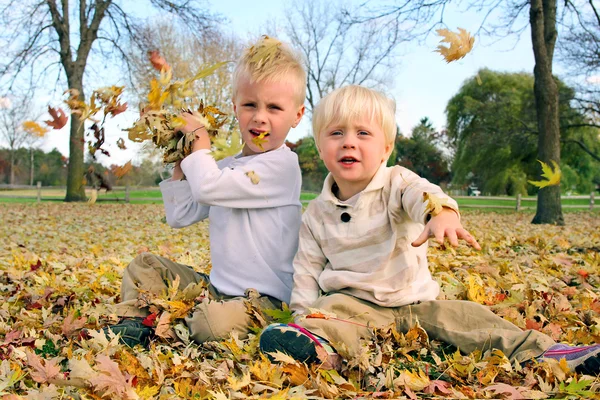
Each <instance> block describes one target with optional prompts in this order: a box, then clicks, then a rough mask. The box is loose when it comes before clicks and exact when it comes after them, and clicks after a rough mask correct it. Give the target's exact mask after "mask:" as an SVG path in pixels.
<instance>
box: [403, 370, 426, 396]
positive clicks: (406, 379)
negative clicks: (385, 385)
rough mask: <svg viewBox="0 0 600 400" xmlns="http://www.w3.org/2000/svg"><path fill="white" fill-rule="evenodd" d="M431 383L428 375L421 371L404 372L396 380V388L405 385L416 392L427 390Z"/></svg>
mask: <svg viewBox="0 0 600 400" xmlns="http://www.w3.org/2000/svg"><path fill="white" fill-rule="evenodd" d="M430 383H431V381H430V380H429V377H428V376H427V374H425V373H424V372H423V371H421V370H420V369H419V370H418V371H417V372H411V371H408V370H404V371H402V372H401V373H400V376H398V377H397V378H396V379H394V386H399V385H403V386H405V387H408V388H410V389H412V390H416V391H421V390H423V389H425V388H426V387H427V386H429V384H430Z"/></svg>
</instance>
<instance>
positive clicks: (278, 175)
mask: <svg viewBox="0 0 600 400" xmlns="http://www.w3.org/2000/svg"><path fill="white" fill-rule="evenodd" d="M250 157H253V158H252V159H251V160H249V161H248V162H246V163H236V160H232V161H231V163H229V165H228V166H226V167H224V168H223V169H219V167H218V166H217V163H216V162H215V160H214V159H213V157H212V156H211V155H210V152H209V151H208V150H199V151H196V152H194V153H192V154H191V155H189V156H188V157H186V158H185V159H184V160H183V162H182V163H181V167H182V169H183V172H184V173H185V176H186V178H187V180H188V182H189V185H190V188H191V190H192V196H193V199H194V200H195V201H196V202H199V203H201V204H205V205H208V206H222V207H230V208H269V207H279V206H285V205H291V204H298V205H299V204H300V203H299V202H300V199H299V197H300V193H298V191H297V190H292V188H295V187H299V185H298V182H299V180H300V179H301V175H300V167H299V166H298V159H297V156H296V155H295V154H294V153H292V152H291V151H290V150H289V149H288V148H287V147H281V148H279V149H276V150H273V151H270V152H268V153H264V154H260V155H256V156H250ZM241 164H243V165H241ZM238 165H239V166H238Z"/></svg>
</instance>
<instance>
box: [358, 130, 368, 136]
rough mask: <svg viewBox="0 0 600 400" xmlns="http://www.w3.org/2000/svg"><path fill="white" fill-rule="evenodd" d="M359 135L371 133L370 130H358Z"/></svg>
mask: <svg viewBox="0 0 600 400" xmlns="http://www.w3.org/2000/svg"><path fill="white" fill-rule="evenodd" d="M358 134H359V135H369V132H367V131H358Z"/></svg>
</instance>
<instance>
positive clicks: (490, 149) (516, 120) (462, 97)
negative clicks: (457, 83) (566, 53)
mask: <svg viewBox="0 0 600 400" xmlns="http://www.w3.org/2000/svg"><path fill="white" fill-rule="evenodd" d="M555 80H556V85H557V87H558V92H559V107H558V110H559V121H560V125H561V127H562V129H561V131H562V136H561V141H560V143H561V144H562V147H563V152H564V155H565V157H566V158H565V160H564V161H563V163H562V165H569V166H570V169H571V170H572V171H573V172H574V173H575V174H576V175H577V176H578V178H577V179H578V180H580V181H581V182H583V181H587V182H591V181H592V180H593V178H592V173H591V171H592V167H591V166H592V164H590V163H592V162H593V157H592V156H590V155H589V154H588V153H585V152H583V151H582V149H581V147H580V146H575V145H573V144H571V143H577V142H580V141H581V139H582V138H583V137H586V138H587V139H586V140H587V141H592V142H590V143H589V146H590V147H593V140H592V135H589V134H588V132H587V131H585V129H592V128H586V127H581V126H579V125H581V121H582V120H583V118H584V117H583V116H582V115H581V114H580V113H579V112H578V111H577V110H575V109H573V108H572V107H571V101H572V99H573V97H574V92H573V90H572V89H571V88H569V87H568V86H566V85H565V84H564V83H563V82H561V81H560V80H558V79H555ZM533 86H534V77H533V76H532V75H531V74H527V73H501V72H495V71H490V70H488V69H484V70H481V71H479V73H478V75H477V76H476V77H473V78H471V79H469V80H468V81H466V82H465V83H464V84H463V86H462V87H461V88H460V90H459V92H458V93H457V94H456V95H455V96H454V97H453V98H452V99H450V101H449V102H448V105H447V107H446V114H447V118H448V121H447V125H448V136H449V137H450V139H451V140H452V142H453V145H454V146H455V149H456V154H455V157H454V160H453V163H452V172H453V175H454V176H453V182H454V183H456V184H463V185H464V184H468V183H471V181H472V182H474V183H476V184H477V185H478V186H479V187H480V188H481V189H482V190H483V191H484V192H489V193H492V194H511V195H514V194H517V193H523V194H525V193H527V191H530V192H532V193H535V191H536V189H535V187H533V186H531V185H528V184H527V183H526V181H527V179H535V180H537V176H538V175H539V170H540V167H539V163H538V162H537V161H536V159H537V158H538V151H537V144H538V136H539V134H538V129H537V126H538V123H537V119H536V108H535V103H536V102H535V98H534V92H533ZM586 143H587V142H586ZM578 158H583V160H584V161H581V162H582V163H584V164H585V163H587V164H589V165H590V167H586V168H587V171H589V172H586V168H583V167H582V166H581V164H579V163H575V162H574V160H575V159H578ZM577 179H576V180H577ZM582 185H583V184H582V183H580V184H579V187H583V186H582Z"/></svg>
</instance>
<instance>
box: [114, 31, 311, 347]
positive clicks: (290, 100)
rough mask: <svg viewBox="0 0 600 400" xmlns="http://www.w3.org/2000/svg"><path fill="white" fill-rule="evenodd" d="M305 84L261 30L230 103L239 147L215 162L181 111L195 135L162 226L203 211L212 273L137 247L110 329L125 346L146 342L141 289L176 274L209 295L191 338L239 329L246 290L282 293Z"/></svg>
mask: <svg viewBox="0 0 600 400" xmlns="http://www.w3.org/2000/svg"><path fill="white" fill-rule="evenodd" d="M305 91H306V72H305V70H304V67H303V63H302V60H301V58H300V57H299V56H298V55H297V54H296V53H295V52H294V51H293V50H292V49H291V48H289V47H288V46H287V45H285V44H283V43H281V42H279V41H277V40H276V39H273V38H268V37H263V38H262V39H261V40H259V41H258V42H257V43H255V44H254V45H253V46H251V47H249V48H248V49H246V51H245V53H244V54H243V56H242V57H241V59H240V60H239V61H238V63H237V65H236V68H235V71H234V75H233V99H232V100H233V110H234V113H235V115H236V117H237V120H238V122H239V128H240V132H241V135H242V141H243V143H244V146H243V150H242V152H241V153H240V154H238V155H236V156H235V157H228V158H226V159H223V160H221V161H219V162H215V160H214V158H213V157H212V155H211V153H210V147H211V143H210V139H209V136H208V132H207V130H206V129H205V128H204V127H203V126H202V125H201V123H200V122H199V121H198V120H197V119H196V118H194V117H193V116H192V115H191V114H184V115H183V117H184V119H186V122H187V124H186V125H185V126H184V128H183V129H182V130H183V131H184V132H186V133H187V132H194V133H195V135H196V139H195V141H194V143H193V150H192V153H191V154H190V155H189V156H187V157H186V158H185V159H184V160H183V161H182V162H181V164H177V165H176V166H175V169H174V171H173V177H172V178H171V179H169V180H166V181H163V182H161V184H160V189H161V192H162V195H163V200H164V204H165V212H166V216H167V223H168V224H169V225H170V226H172V227H174V228H182V227H185V226H188V225H191V224H193V223H195V222H198V221H201V220H203V219H206V218H209V219H210V227H209V232H210V248H211V260H212V269H211V272H210V277H209V276H207V275H206V274H201V273H198V272H196V271H194V270H193V269H192V268H191V267H189V266H186V265H182V264H178V263H175V262H173V261H170V260H168V259H166V258H163V257H159V256H156V255H153V254H150V253H144V254H140V255H139V256H138V257H136V258H135V259H134V260H133V261H132V262H131V264H129V266H128V267H127V268H126V270H125V272H124V276H123V283H122V287H121V300H122V302H121V303H120V304H118V305H117V310H118V312H119V315H121V316H124V317H129V318H125V319H124V320H123V321H122V322H121V323H119V324H117V325H113V326H112V327H110V329H111V330H112V331H113V332H115V333H118V334H120V335H121V340H122V341H124V342H125V343H127V344H128V345H130V346H133V345H135V344H138V343H141V344H143V345H146V344H147V343H148V341H149V338H150V337H151V334H152V329H151V328H150V327H147V326H145V325H144V324H143V317H145V316H147V315H148V314H149V311H148V310H147V309H143V308H139V307H138V306H137V299H138V295H139V291H140V290H145V291H150V292H153V293H161V292H163V291H165V290H166V289H167V288H168V285H169V283H170V282H171V281H173V280H174V279H176V277H177V276H179V279H180V287H181V288H184V287H186V286H187V285H188V284H197V283H200V282H202V281H204V282H205V283H207V284H208V286H209V291H210V294H211V297H212V300H211V299H205V300H203V301H202V302H200V303H199V304H197V305H196V306H195V307H194V309H193V310H192V311H191V313H190V314H189V315H188V316H186V317H185V322H186V324H187V326H188V328H189V330H190V337H191V338H192V339H194V340H195V341H197V342H204V341H207V340H215V339H222V338H225V337H227V336H228V335H229V334H230V333H231V332H237V333H238V334H239V336H240V337H242V338H243V337H245V336H246V335H247V332H248V329H249V323H250V317H249V315H247V313H246V304H245V301H246V300H247V298H246V297H245V296H246V292H247V291H248V290H251V291H252V292H255V291H258V293H260V294H261V295H262V296H261V297H259V298H258V299H256V298H255V297H256V296H255V295H253V296H251V297H253V301H257V302H258V304H259V305H260V306H263V307H265V308H278V307H280V306H281V302H286V303H287V302H289V301H290V294H291V289H292V272H293V269H292V260H293V257H294V254H295V253H296V250H297V246H298V230H299V226H300V218H301V203H300V186H301V175H300V167H299V165H298V158H297V156H296V154H295V153H293V152H292V151H290V149H289V148H288V147H287V146H286V145H285V138H286V136H287V134H288V132H289V130H290V129H291V128H294V127H296V126H297V125H298V123H299V122H300V120H301V118H302V116H303V114H304V99H305V95H306V93H305ZM250 173H252V176H254V177H258V182H257V180H256V179H254V180H253V179H251V177H250V176H249V174H250ZM252 289H254V290H252ZM213 300H214V301H213ZM132 317H133V318H132Z"/></svg>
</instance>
